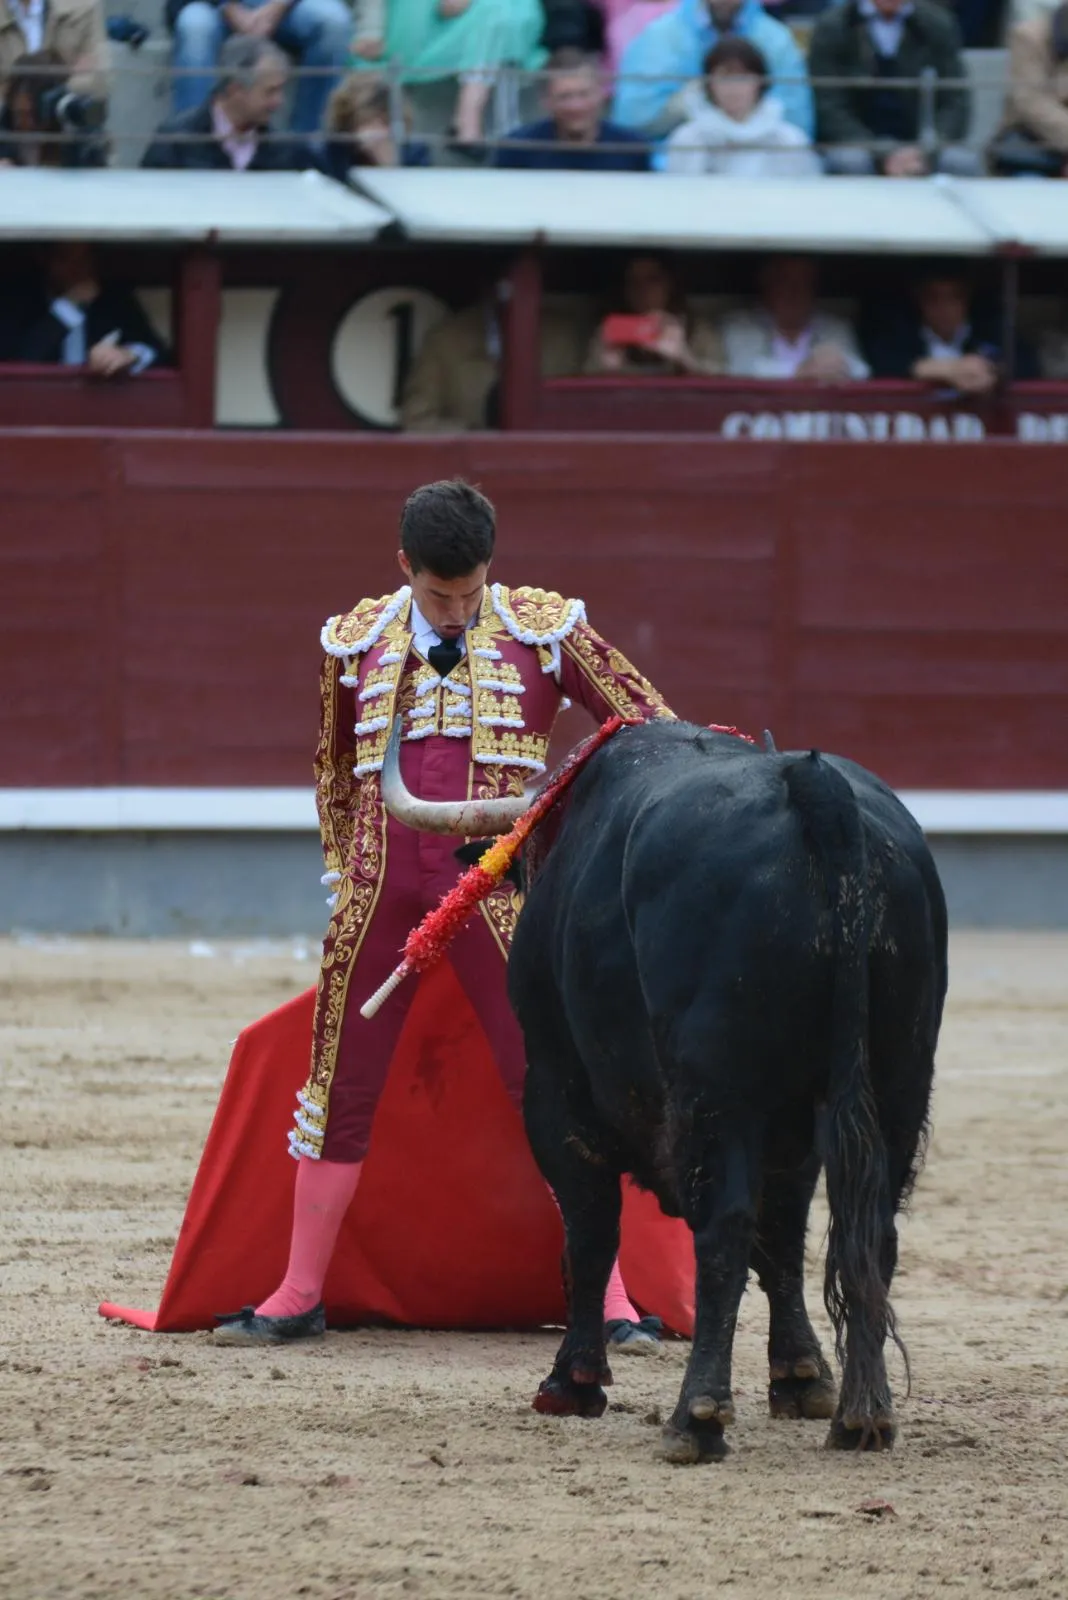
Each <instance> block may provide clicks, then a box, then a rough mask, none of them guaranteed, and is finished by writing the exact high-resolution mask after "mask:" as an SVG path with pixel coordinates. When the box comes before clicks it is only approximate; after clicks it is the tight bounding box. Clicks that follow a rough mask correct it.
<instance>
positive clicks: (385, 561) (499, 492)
mask: <svg viewBox="0 0 1068 1600" xmlns="http://www.w3.org/2000/svg"><path fill="white" fill-rule="evenodd" d="M456 472H461V473H464V474H465V475H466V476H468V477H470V478H471V479H473V480H474V481H476V482H478V483H480V484H481V485H482V486H483V487H484V488H485V489H486V490H487V492H488V493H490V494H491V495H492V496H493V497H494V499H495V500H496V502H497V505H498V508H499V512H500V530H501V532H500V537H501V545H500V555H499V558H498V561H497V564H496V568H495V570H496V572H497V575H498V576H499V577H501V578H502V579H503V580H505V581H508V582H518V583H523V582H526V583H538V584H542V585H544V586H546V587H555V588H559V589H562V590H564V591H566V592H569V593H572V594H579V595H582V596H583V597H584V598H585V599H586V601H587V604H588V606H589V610H590V615H591V618H592V620H593V621H594V622H595V624H596V625H597V626H599V627H600V628H601V629H602V631H604V632H605V633H606V634H608V635H609V636H610V637H611V638H613V639H614V640H615V641H617V642H618V643H619V645H620V647H621V648H623V649H625V650H627V651H628V652H630V653H631V654H633V656H634V657H635V658H636V659H637V660H638V662H639V663H640V664H641V665H642V667H643V668H644V669H645V670H646V671H647V672H648V673H649V675H650V676H651V677H652V678H653V679H654V680H655V681H656V682H657V684H658V685H659V687H661V688H662V690H663V691H664V693H665V694H666V695H667V696H668V698H669V699H670V700H671V702H672V703H673V704H674V705H675V707H676V708H677V709H678V710H679V711H680V712H681V713H683V714H686V715H689V716H691V717H694V718H696V719H700V720H703V721H709V720H716V721H721V722H733V723H737V724H738V726H740V727H742V728H748V729H752V730H754V731H759V730H760V729H761V728H762V727H765V726H770V727H771V728H772V729H773V731H774V733H775V735H776V738H777V740H778V742H779V743H780V745H809V744H818V745H821V746H823V747H824V748H827V749H833V750H836V751H839V752H841V753H843V754H847V755H851V756H853V757H855V758H856V759H857V760H860V761H862V762H864V763H865V764H868V765H871V766H873V767H875V768H876V769H877V770H879V771H880V772H882V773H883V774H884V776H885V777H886V778H887V779H888V780H889V781H891V782H892V783H894V784H897V785H900V786H903V787H923V788H1028V787H1041V788H1064V787H1068V536H1066V531H1065V530H1066V529H1068V456H1066V455H1065V453H1064V452H1062V451H1060V450H1056V449H1044V450H1025V449H1021V447H1020V446H1019V445H1016V444H1013V443H1009V442H1005V443H1000V442H997V441H987V442H986V443H985V444H983V445H980V446H952V445H950V446H941V445H908V446H895V445H882V446H878V445H873V446H869V445H863V444H856V445H853V444H842V445H839V444H824V445H820V446H819V447H818V448H817V447H809V446H805V445H799V444H785V443H777V444H762V443H759V444H758V443H748V444H744V445H738V444H731V443H729V442H725V441H722V440H715V439H710V438H708V437H707V436H702V437H697V436H689V437H678V436H675V437H670V438H668V437H655V436H653V437H650V436H647V435H645V436H641V437H636V436H622V437H615V438H610V439H609V438H605V437H603V436H600V437H597V436H595V437H592V438H579V437H576V436H574V435H570V436H563V435H537V436H526V437H522V438H517V437H512V438H509V437H508V436H506V435H497V436H488V435H484V436H469V437H465V438H460V439H437V440H432V439H424V440H416V439H392V438H382V437H381V436H379V437H376V438H369V439H361V438H353V437H352V436H349V437H331V438H327V437H323V436H307V435H305V436H299V435H286V436H278V435H274V436H266V437H264V436H247V435H245V436H242V435H225V434H223V435H220V434H203V433H198V434H184V435H183V434H151V433H141V434H140V435H137V434H132V433H131V434H126V435H124V436H119V437H116V436H115V435H110V436H109V435H108V434H106V433H104V432H100V433H93V432H79V433H55V434H45V433H35V432H30V431H27V432H25V433H22V434H15V433H7V434H4V435H0V482H2V483H3V485H4V534H3V540H2V543H0V683H2V684H3V694H2V695H0V785H3V786H8V785H12V784H15V785H41V786H64V785H69V786H78V785H94V784H102V785H113V784H157V785H172V784H218V785H230V784H299V783H303V782H306V781H307V779H308V775H309V764H310V756H311V749H312V745H313V742H314V734H315V720H316V677H317V669H318V660H319V648H318V630H319V627H320V625H321V623H322V621H323V619H324V618H325V617H326V615H327V614H328V613H330V612H332V611H338V610H340V609H342V608H344V607H347V606H349V605H351V604H352V603H353V602H354V600H356V599H357V598H358V597H359V596H360V595H362V594H365V593H381V592H383V591H385V590H386V589H388V588H391V587H392V586H393V585H394V584H395V583H396V582H397V581H398V574H397V571H396V567H395V564H394V560H393V551H394V547H395V538H396V532H395V530H396V526H397V517H398V512H399V509H400V506H401V503H402V501H403V499H404V497H405V495H406V494H407V493H408V491H409V490H410V489H411V488H412V487H413V486H414V485H416V484H418V483H420V482H424V481H426V480H427V479H430V478H434V477H442V476H445V475H448V474H452V473H456Z"/></svg>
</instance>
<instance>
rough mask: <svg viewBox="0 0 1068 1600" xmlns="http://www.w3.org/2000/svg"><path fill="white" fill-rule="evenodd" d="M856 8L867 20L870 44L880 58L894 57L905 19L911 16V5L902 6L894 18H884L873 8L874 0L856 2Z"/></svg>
mask: <svg viewBox="0 0 1068 1600" xmlns="http://www.w3.org/2000/svg"><path fill="white" fill-rule="evenodd" d="M857 8H858V10H859V11H860V14H861V16H862V17H864V18H866V19H867V23H868V29H869V32H870V33H871V37H872V43H873V44H874V45H875V48H876V50H877V51H878V52H879V54H880V55H881V56H896V55H897V52H898V47H899V46H900V44H901V35H902V34H903V33H904V31H905V19H906V17H911V15H912V10H913V8H912V5H911V4H909V5H907V6H902V7H901V10H900V11H899V12H898V13H897V15H896V16H895V17H884V16H883V15H882V13H881V12H879V11H877V10H876V8H875V0H857Z"/></svg>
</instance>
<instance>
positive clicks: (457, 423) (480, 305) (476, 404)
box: [401, 288, 582, 433]
mask: <svg viewBox="0 0 1068 1600" xmlns="http://www.w3.org/2000/svg"><path fill="white" fill-rule="evenodd" d="M501 336H502V330H501V325H500V318H499V317H498V314H497V303H496V298H495V294H494V290H493V289H492V288H487V289H486V291H485V292H484V293H483V295H482V296H481V297H480V299H479V300H478V302H477V303H476V304H475V305H473V306H468V307H466V308H465V309H464V310H463V311H451V312H449V314H448V315H447V316H445V317H443V318H442V320H441V321H440V322H439V323H437V325H436V326H435V327H433V328H431V330H430V332H429V333H428V334H427V336H426V338H425V339H424V340H423V343H422V346H421V348H420V350H419V354H418V355H417V356H416V358H415V361H414V363H413V364H412V369H411V372H410V374H409V377H408V381H407V382H406V384H405V386H404V396H403V399H402V401H401V426H402V427H403V428H405V429H407V430H408V431H409V432H412V433H464V432H466V431H468V430H471V429H480V428H487V427H496V426H497V417H496V407H497V378H498V373H499V369H500V356H501ZM581 359H582V357H581V338H580V336H579V335H578V332H577V329H576V327H575V325H574V322H573V320H572V319H571V318H569V317H567V316H565V315H563V314H562V313H561V312H559V311H556V310H554V309H553V308H552V307H543V309H542V318H541V366H542V373H543V375H544V376H545V377H547V378H561V377H565V376H568V375H570V374H571V373H574V372H575V371H577V370H578V367H579V365H580V363H581Z"/></svg>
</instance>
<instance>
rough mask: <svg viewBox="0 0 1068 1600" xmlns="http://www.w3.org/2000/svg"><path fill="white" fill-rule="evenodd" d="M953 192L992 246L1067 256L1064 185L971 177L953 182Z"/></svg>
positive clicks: (1067, 214)
mask: <svg viewBox="0 0 1068 1600" xmlns="http://www.w3.org/2000/svg"><path fill="white" fill-rule="evenodd" d="M953 193H954V198H955V200H956V201H957V203H958V205H959V206H961V208H962V209H964V210H965V211H966V212H967V213H968V215H969V216H970V217H971V218H972V219H973V220H974V221H975V223H976V224H977V226H979V227H981V228H983V229H984V231H985V232H987V233H988V234H989V235H990V238H991V241H992V243H993V244H994V245H995V246H1000V247H1001V248H1003V249H1004V248H1006V247H1008V246H1010V245H1019V246H1022V247H1023V248H1024V249H1025V250H1034V251H1037V252H1038V253H1039V254H1040V255H1052V256H1068V185H1066V184H1063V183H1026V182H1022V181H1021V180H1020V179H1018V178H1016V179H1014V178H973V179H968V180H965V179H961V180H960V181H959V182H958V183H955V184H954V185H953Z"/></svg>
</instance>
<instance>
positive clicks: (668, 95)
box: [613, 0, 815, 139]
mask: <svg viewBox="0 0 1068 1600" xmlns="http://www.w3.org/2000/svg"><path fill="white" fill-rule="evenodd" d="M729 36H736V37H741V38H743V39H748V40H749V42H750V44H753V45H755V46H756V48H757V49H758V50H759V51H760V53H761V55H762V56H763V57H764V59H765V60H766V61H767V63H768V67H769V69H770V74H771V88H770V90H769V93H770V94H771V95H773V96H774V97H775V98H776V99H777V100H779V101H780V102H781V104H782V108H783V111H784V113H785V115H786V120H787V122H792V123H793V125H794V126H795V127H796V128H800V129H801V132H802V133H804V134H807V135H808V137H809V138H810V139H811V138H812V136H813V134H814V133H815V116H814V112H813V105H812V88H811V85H810V84H809V81H808V74H807V72H806V70H805V61H804V57H803V56H802V54H801V52H800V50H799V49H798V47H797V44H796V42H795V40H794V36H793V34H792V33H791V32H790V30H789V28H787V27H786V26H785V24H784V23H782V22H776V21H775V19H774V17H769V16H768V14H767V12H766V11H765V10H764V8H763V6H761V5H760V4H759V0H679V4H678V5H677V6H675V7H674V9H673V10H671V11H669V12H668V13H667V15H666V16H663V17H657V18H656V19H655V20H654V21H653V22H650V23H649V25H648V27H645V28H643V29H642V31H641V33H639V34H638V36H637V38H636V39H632V40H631V42H630V44H629V45H628V46H627V48H626V50H625V51H624V52H623V58H622V60H621V61H620V64H619V77H620V81H619V85H618V87H617V90H616V99H615V105H614V108H613V110H614V115H615V119H616V121H617V122H622V123H624V124H625V125H626V126H627V127H630V128H641V129H642V130H643V131H644V132H646V133H648V134H651V135H654V136H656V137H661V136H662V135H664V134H667V133H670V132H671V130H672V128H675V127H677V126H678V124H679V123H680V122H684V121H685V120H686V119H687V118H689V117H692V116H694V115H695V114H696V112H697V111H698V110H699V109H700V107H701V104H702V85H701V81H700V80H701V64H702V62H703V61H704V59H705V57H706V56H707V55H708V52H709V51H710V50H711V49H713V48H714V46H715V45H717V44H718V43H719V41H720V39H721V38H724V37H729ZM628 78H629V79H630V81H629V82H628V81H627V80H628ZM643 80H644V81H643Z"/></svg>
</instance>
